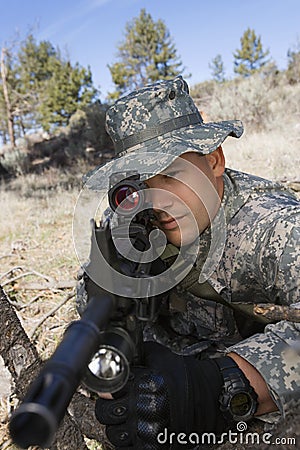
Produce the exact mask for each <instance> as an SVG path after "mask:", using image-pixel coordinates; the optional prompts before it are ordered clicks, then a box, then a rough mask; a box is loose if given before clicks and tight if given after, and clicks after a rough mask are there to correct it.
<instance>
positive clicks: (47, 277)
mask: <svg viewBox="0 0 300 450" xmlns="http://www.w3.org/2000/svg"><path fill="white" fill-rule="evenodd" d="M20 269H22V268H21V267H20ZM12 271H13V269H11V270H10V271H8V272H7V273H6V274H5V275H7V274H9V273H10V272H12ZM29 275H35V276H37V277H40V278H43V279H44V280H48V282H49V285H50V286H52V285H53V286H54V285H55V280H54V278H52V277H49V276H48V275H44V274H42V273H39V272H37V271H36V270H30V271H27V272H25V273H21V274H20V275H16V276H15V277H13V278H10V279H9V280H7V281H4V282H3V283H2V287H4V286H6V285H7V284H10V283H13V282H15V281H17V280H19V279H20V278H24V277H28V276H29ZM2 278H3V277H2Z"/></svg>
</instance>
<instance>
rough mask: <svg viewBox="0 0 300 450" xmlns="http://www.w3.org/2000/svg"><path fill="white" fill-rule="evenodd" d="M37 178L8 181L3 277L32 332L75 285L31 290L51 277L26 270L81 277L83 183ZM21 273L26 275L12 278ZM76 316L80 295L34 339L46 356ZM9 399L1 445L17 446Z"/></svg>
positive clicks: (1, 238)
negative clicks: (75, 235) (77, 238)
mask: <svg viewBox="0 0 300 450" xmlns="http://www.w3.org/2000/svg"><path fill="white" fill-rule="evenodd" d="M42 181H43V180H41V183H42ZM44 181H45V180H44ZM18 182H19V181H18ZM31 183H32V179H23V186H22V189H19V188H18V187H17V186H16V185H12V186H11V187H12V189H13V190H7V189H5V188H4V186H2V189H1V215H0V258H1V269H0V277H1V275H2V279H1V281H0V282H1V283H2V284H3V285H4V289H5V290H6V293H7V294H8V296H9V297H10V299H11V300H12V301H13V302H14V304H15V305H16V308H17V310H18V315H19V317H20V319H21V320H22V323H23V325H24V328H25V330H26V332H27V333H28V334H29V335H30V334H31V333H32V331H33V329H34V328H35V327H36V326H37V324H38V323H39V321H40V320H41V318H43V317H44V316H45V315H47V314H48V313H49V311H50V310H52V309H53V308H54V307H55V306H56V305H58V304H59V303H61V302H62V301H63V299H64V298H65V297H66V295H68V294H70V292H71V291H72V289H51V290H49V289H41V290H27V289H24V286H25V284H28V283H38V284H40V285H45V283H46V281H47V280H45V279H44V278H43V277H41V276H39V275H37V274H35V273H34V274H33V275H28V276H23V275H24V274H26V273H27V272H37V273H38V274H41V275H45V276H47V277H52V278H53V279H54V280H55V281H56V282H59V281H65V280H68V281H69V280H73V281H75V279H76V273H77V270H78V262H77V259H76V255H75V252H74V249H73V243H72V216H73V209H74V205H75V202H76V199H77V195H78V189H73V190H71V191H70V190H63V189H61V188H57V189H53V190H52V191H48V190H45V189H43V188H42V187H40V189H38V190H35V191H34V190H32V184H31ZM6 273H7V275H4V274H6ZM18 276H21V277H20V278H19V279H16V280H15V281H12V279H13V278H15V277H18ZM76 316H77V313H76V311H75V307H74V301H72V300H70V301H68V302H67V303H66V304H65V305H64V306H63V307H61V308H60V309H59V310H58V311H57V312H56V313H55V315H54V316H53V317H49V318H47V320H45V322H44V323H43V324H41V326H40V327H39V328H38V329H37V330H36V333H35V335H34V340H35V343H36V346H37V349H38V351H39V353H40V354H41V356H42V357H43V358H47V357H48V356H49V355H50V354H51V353H52V352H53V350H54V348H55V346H56V344H57V343H58V342H59V340H60V338H61V336H62V333H63V331H64V329H65V327H66V325H67V324H68V323H69V322H70V320H73V319H74V318H75V317H76ZM3 383H4V380H2V386H1V388H2V389H1V391H2V395H3V394H4V392H3V390H4V391H5V389H6V388H8V386H5V384H3ZM7 399H8V396H7V395H4V396H3V397H2V403H1V408H0V418H1V422H2V426H1V427H0V444H2V445H3V447H1V448H9V449H13V446H10V444H9V438H8V435H7V430H6V421H7V412H9V408H10V402H9V401H8V400H7ZM6 445H8V446H6Z"/></svg>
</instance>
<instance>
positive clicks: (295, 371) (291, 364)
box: [228, 214, 300, 415]
mask: <svg viewBox="0 0 300 450" xmlns="http://www.w3.org/2000/svg"><path fill="white" fill-rule="evenodd" d="M261 238H262V242H263V245H262V250H261V252H260V256H259V259H258V264H259V276H260V282H261V283H262V284H263V286H264V289H265V291H266V292H267V295H268V298H269V300H270V302H272V303H277V304H282V305H290V306H291V308H297V309H298V308H300V294H299V290H300V286H299V273H300V270H299V269H300V252H299V248H300V246H299V243H300V229H299V215H297V214H293V215H291V216H289V218H288V219H287V220H284V219H279V220H276V221H274V225H273V226H272V227H270V228H269V229H268V232H267V233H266V234H265V235H264V236H261ZM228 352H235V353H237V354H238V355H240V356H241V357H243V358H244V359H246V360H247V361H248V362H249V363H250V364H252V365H253V366H254V367H255V368H256V369H257V370H258V371H259V372H260V373H261V375H262V376H263V378H264V379H265V381H266V383H267V385H268V387H269V390H270V394H271V396H272V397H273V399H274V401H275V403H276V404H277V406H278V408H279V410H280V412H281V414H283V415H286V414H287V413H288V412H289V411H291V410H292V409H293V407H294V406H295V403H296V402H297V401H300V323H299V322H298V323H297V322H287V321H280V322H278V323H276V324H272V325H268V326H266V328H265V331H264V333H261V334H255V335H253V336H251V337H249V338H247V339H245V340H243V341H241V342H239V343H238V344H236V345H233V346H231V347H230V348H229V349H228Z"/></svg>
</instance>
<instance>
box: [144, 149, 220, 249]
mask: <svg viewBox="0 0 300 450" xmlns="http://www.w3.org/2000/svg"><path fill="white" fill-rule="evenodd" d="M224 164H225V163H224V156H223V152H222V149H221V147H220V148H219V149H217V150H215V151H214V152H213V153H211V154H210V155H207V156H199V154H197V153H186V154H184V155H182V156H180V157H179V158H177V159H176V160H175V161H174V162H173V163H172V164H171V165H170V166H169V167H168V168H167V169H165V170H164V172H162V173H160V174H158V175H156V176H154V177H152V178H150V179H148V180H147V181H146V184H147V186H148V187H149V188H150V189H149V194H148V195H150V199H151V202H152V205H153V210H154V214H155V217H156V220H155V222H154V225H155V226H157V227H158V228H160V229H161V230H162V231H163V232H164V233H165V235H166V237H167V240H168V241H169V242H170V243H172V244H174V245H176V246H177V247H180V246H181V245H187V244H190V243H191V242H193V241H194V240H195V239H196V237H197V236H199V234H200V233H202V232H203V231H204V230H205V229H206V228H207V227H208V226H209V224H210V222H211V220H212V219H213V218H214V217H215V215H216V213H217V211H218V208H219V206H220V202H221V198H222V195H223V179H222V174H223V172H224Z"/></svg>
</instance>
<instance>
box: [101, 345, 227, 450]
mask: <svg viewBox="0 0 300 450" xmlns="http://www.w3.org/2000/svg"><path fill="white" fill-rule="evenodd" d="M221 388H222V377H221V374H220V371H219V369H218V367H217V365H216V363H215V362H214V361H213V360H202V361H201V360H197V359H196V358H194V357H191V356H189V357H183V356H179V355H176V354H174V353H172V352H171V351H170V350H168V349H167V348H165V347H163V346H161V345H160V344H157V343H154V342H147V343H145V367H136V368H133V369H132V376H131V379H130V380H129V382H128V383H127V386H126V390H125V392H124V391H123V392H122V395H121V396H119V395H114V399H113V400H107V399H103V398H99V399H98V400H97V402H96V416H97V419H98V420H99V422H101V423H102V424H104V425H107V427H106V433H107V437H108V439H109V440H110V441H111V443H112V444H113V445H115V446H116V447H117V448H124V447H126V448H129V449H130V448H131V449H143V450H144V449H145V450H155V449H162V448H170V443H169V441H168V442H167V443H166V446H165V447H164V446H163V445H162V444H161V443H159V442H158V440H157V437H158V435H159V433H167V435H168V436H170V433H175V439H174V438H173V444H175V445H173V446H172V448H177V445H176V436H177V435H178V434H179V433H186V435H187V436H188V435H189V434H190V433H191V432H197V433H202V432H204V431H205V432H212V431H214V432H221V431H223V429H224V421H223V418H222V416H221V413H220V411H219V406H218V398H219V395H220V392H221ZM191 447H194V444H193V445H191ZM185 448H188V446H187V445H185Z"/></svg>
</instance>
